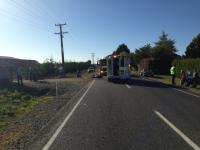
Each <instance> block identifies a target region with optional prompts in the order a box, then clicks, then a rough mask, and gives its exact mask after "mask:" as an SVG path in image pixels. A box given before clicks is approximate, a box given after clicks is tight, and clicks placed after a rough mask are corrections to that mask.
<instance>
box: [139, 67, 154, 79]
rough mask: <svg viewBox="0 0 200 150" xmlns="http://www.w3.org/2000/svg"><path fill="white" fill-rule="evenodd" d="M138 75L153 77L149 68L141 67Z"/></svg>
mask: <svg viewBox="0 0 200 150" xmlns="http://www.w3.org/2000/svg"><path fill="white" fill-rule="evenodd" d="M140 76H142V77H153V76H154V73H153V71H152V70H151V69H142V70H141V71H140Z"/></svg>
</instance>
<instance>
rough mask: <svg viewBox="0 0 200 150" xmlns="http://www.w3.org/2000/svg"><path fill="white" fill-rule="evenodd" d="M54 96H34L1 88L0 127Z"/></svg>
mask: <svg viewBox="0 0 200 150" xmlns="http://www.w3.org/2000/svg"><path fill="white" fill-rule="evenodd" d="M51 99H52V97H34V96H31V95H29V94H27V93H25V92H22V91H18V90H9V89H1V90H0V129H1V128H3V127H5V126H7V125H8V124H9V123H10V122H11V121H12V120H14V119H16V118H17V117H19V116H21V115H23V114H25V113H27V112H30V111H31V110H32V109H33V108H34V107H35V106H36V105H38V104H40V103H43V102H47V101H49V100H51Z"/></svg>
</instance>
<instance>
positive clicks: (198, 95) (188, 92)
mask: <svg viewBox="0 0 200 150" xmlns="http://www.w3.org/2000/svg"><path fill="white" fill-rule="evenodd" d="M173 89H174V90H176V91H179V92H182V93H185V94H187V95H190V96H194V97H197V98H200V96H199V95H196V94H192V93H189V92H186V91H183V90H179V89H177V88H173Z"/></svg>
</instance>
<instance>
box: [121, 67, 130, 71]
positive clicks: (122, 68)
mask: <svg viewBox="0 0 200 150" xmlns="http://www.w3.org/2000/svg"><path fill="white" fill-rule="evenodd" d="M119 70H120V71H130V69H129V67H119Z"/></svg>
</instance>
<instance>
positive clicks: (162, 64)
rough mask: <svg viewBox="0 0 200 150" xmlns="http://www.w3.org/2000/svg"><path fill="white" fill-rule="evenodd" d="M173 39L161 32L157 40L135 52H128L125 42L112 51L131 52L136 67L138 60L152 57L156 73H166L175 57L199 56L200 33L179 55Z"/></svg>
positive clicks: (117, 52) (116, 52)
mask: <svg viewBox="0 0 200 150" xmlns="http://www.w3.org/2000/svg"><path fill="white" fill-rule="evenodd" d="M175 43H176V42H175V40H173V39H171V38H169V37H168V34H167V33H165V32H162V34H161V36H160V37H159V39H158V41H157V42H155V43H154V46H152V45H151V44H146V45H144V46H142V47H141V48H139V49H136V50H135V52H130V50H129V48H128V47H127V46H126V45H125V44H121V45H119V47H118V48H117V50H116V51H114V52H113V53H115V54H119V53H121V52H122V51H124V52H127V53H131V58H132V65H133V66H134V67H135V68H137V67H138V66H137V65H138V64H139V62H140V60H142V59H144V58H153V59H154V67H155V70H154V71H156V73H162V74H167V73H168V72H169V68H170V66H171V64H172V62H173V60H175V59H181V58H200V34H198V35H197V36H196V37H194V38H193V40H192V42H191V43H190V44H189V45H188V46H187V48H186V52H185V55H183V56H180V55H178V54H177V51H178V50H177V48H176V46H175Z"/></svg>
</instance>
